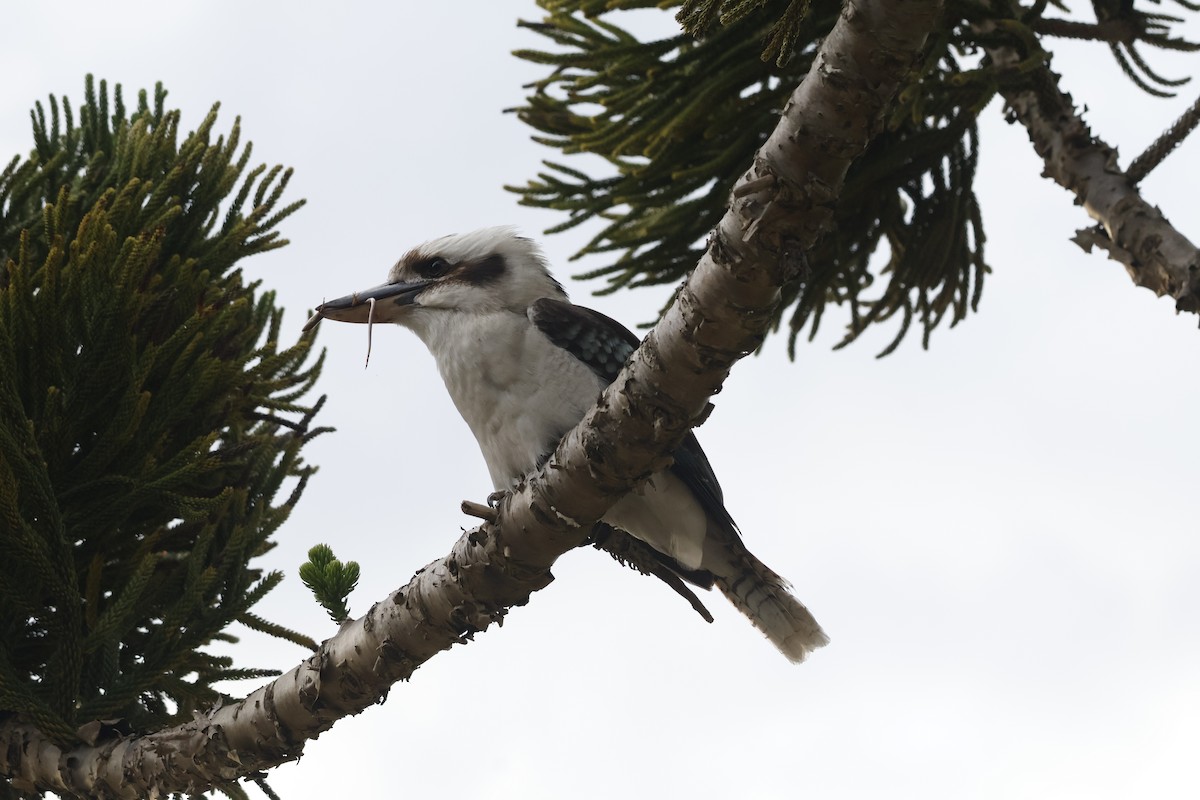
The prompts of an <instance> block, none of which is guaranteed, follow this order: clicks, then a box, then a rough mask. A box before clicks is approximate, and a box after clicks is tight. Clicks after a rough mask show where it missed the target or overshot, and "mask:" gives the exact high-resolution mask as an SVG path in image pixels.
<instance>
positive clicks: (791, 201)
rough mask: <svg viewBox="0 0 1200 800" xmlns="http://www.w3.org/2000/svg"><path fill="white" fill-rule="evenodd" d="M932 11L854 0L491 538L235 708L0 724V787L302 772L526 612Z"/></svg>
mask: <svg viewBox="0 0 1200 800" xmlns="http://www.w3.org/2000/svg"><path fill="white" fill-rule="evenodd" d="M940 6H941V3H940V0H851V2H850V3H849V4H848V5H847V6H846V8H845V9H844V10H843V13H842V17H841V19H840V20H839V22H838V24H837V26H836V27H835V28H834V30H833V31H832V32H831V33H830V35H829V36H828V37H827V38H826V40H825V42H824V43H823V45H822V47H821V51H820V53H819V54H818V56H817V59H816V62H815V64H814V67H813V69H812V70H811V72H810V74H809V75H808V77H807V78H805V80H804V82H803V83H802V84H801V85H800V86H799V88H797V90H796V92H795V93H794V94H793V95H792V99H791V101H790V102H789V104H788V106H787V108H786V109H785V110H784V113H783V116H782V118H781V119H780V122H779V126H778V127H777V128H776V130H775V132H774V134H773V135H772V136H771V138H770V139H769V140H768V141H767V143H766V144H765V145H764V147H763V148H762V149H761V150H760V151H759V153H758V155H757V156H756V158H755V163H754V165H753V166H752V167H751V169H750V170H749V171H748V172H747V173H746V174H745V176H744V177H743V179H742V181H741V182H740V183H739V188H738V189H735V191H734V199H733V202H732V206H731V208H730V210H729V212H728V213H727V214H726V215H725V217H724V218H723V219H722V220H721V222H720V224H719V226H718V228H717V230H716V231H715V232H714V235H713V237H712V239H711V241H710V243H709V248H708V251H707V253H706V254H705V255H704V257H703V258H702V260H701V261H700V263H699V265H698V266H697V267H696V269H695V271H694V272H693V273H692V275H691V276H690V277H689V279H688V281H687V284H686V285H685V286H684V288H683V289H682V290H681V291H680V293H679V296H678V298H677V300H676V302H675V304H674V305H673V306H672V307H671V309H670V310H669V311H668V312H667V314H666V316H665V317H664V318H663V319H662V321H660V322H659V324H658V325H657V326H656V327H655V328H654V330H653V331H651V333H650V335H649V336H648V337H647V338H646V341H645V342H643V343H642V346H641V347H640V348H639V350H638V352H637V353H636V354H635V355H634V356H633V357H632V359H631V361H630V363H629V364H628V365H627V367H626V368H625V370H624V371H623V372H622V373H621V376H620V377H619V378H618V379H617V380H616V381H615V382H614V383H613V384H612V385H611V386H610V387H609V388H608V390H607V391H606V392H605V393H604V395H603V397H602V398H601V399H600V401H599V403H598V404H597V406H596V408H594V409H593V410H592V411H591V412H590V413H589V414H588V415H587V417H586V418H585V419H584V420H583V422H581V423H580V424H579V425H578V426H577V427H576V428H575V429H574V430H573V431H571V432H570V433H569V434H568V435H567V436H566V437H565V438H564V439H563V441H562V442H561V443H560V444H559V447H558V449H557V451H556V452H555V454H554V455H553V457H552V458H551V459H550V461H549V462H548V463H547V465H546V467H545V468H544V469H543V470H542V472H541V473H540V474H538V475H536V476H534V477H533V478H531V479H530V480H528V481H526V482H525V483H523V484H522V485H521V486H519V487H517V488H516V489H515V490H514V491H513V492H511V493H510V494H508V495H506V496H505V498H504V499H503V500H502V502H501V504H500V506H499V508H498V509H497V517H496V522H495V523H494V524H493V523H491V522H487V523H485V524H484V525H483V526H481V527H480V528H478V529H476V530H474V531H471V532H469V533H467V534H466V535H464V536H463V537H462V538H461V539H459V540H458V542H456V543H455V545H454V549H453V550H452V552H451V553H450V555H448V556H446V557H445V558H443V559H441V560H440V561H437V562H434V563H433V564H430V565H429V566H427V567H425V568H424V569H423V570H421V571H420V572H418V573H417V574H416V576H414V578H413V579H412V581H411V582H410V583H409V584H408V585H407V586H405V587H404V588H402V589H400V590H398V591H396V592H393V593H392V594H391V595H390V596H389V597H388V598H387V599H386V600H384V601H382V602H380V603H377V604H375V606H373V607H372V608H371V610H370V611H369V612H368V613H367V614H366V616H364V617H363V618H362V619H359V620H355V621H353V622H349V623H347V624H345V625H344V626H343V628H342V629H341V631H339V633H338V634H337V635H336V636H335V637H334V638H332V639H330V640H329V641H327V642H325V643H324V644H323V645H322V646H321V648H320V650H319V651H318V652H317V653H315V654H314V655H312V656H311V657H310V658H308V659H307V660H306V661H305V662H304V663H302V664H300V665H299V666H297V667H296V668H294V669H292V670H291V671H290V672H288V673H287V674H285V675H283V676H281V677H280V678H278V679H276V680H275V681H273V682H272V683H270V684H268V685H266V686H264V687H262V688H260V689H258V690H257V691H255V692H254V693H253V694H251V695H250V696H249V697H247V698H246V699H245V700H243V701H241V702H239V703H236V704H233V705H229V706H224V707H220V708H215V709H212V710H210V711H208V712H206V713H205V714H202V715H197V717H196V718H195V719H194V720H193V721H191V722H188V723H186V724H184V725H180V726H177V727H175V728H172V729H170V730H165V731H160V732H157V733H153V734H148V735H143V736H136V737H129V738H121V737H119V736H116V735H113V736H112V737H111V738H108V739H105V738H104V737H103V736H101V737H99V739H98V740H96V741H93V742H92V743H90V744H86V745H80V746H78V747H75V748H74V749H72V750H70V751H69V752H63V751H61V750H60V749H59V748H58V747H56V746H55V745H54V744H53V743H51V742H50V741H48V740H47V739H46V738H45V737H43V736H42V735H41V734H40V733H39V732H38V731H37V730H36V729H35V728H33V727H32V726H30V725H28V724H25V723H22V722H18V721H16V720H12V719H9V720H6V721H3V722H0V773H2V774H4V775H8V776H10V777H11V778H12V779H13V785H14V786H15V787H17V788H19V789H30V790H32V789H33V788H35V787H37V788H42V789H50V790H54V791H57V792H60V793H62V794H66V795H71V794H77V795H83V796H89V797H120V798H126V797H128V798H134V797H159V796H162V795H164V794H165V793H167V792H196V791H201V790H203V789H204V788H205V787H209V786H212V785H214V784H217V783H221V782H227V781H230V780H233V779H236V778H237V777H240V776H245V775H247V774H250V773H253V772H257V771H261V770H264V769H268V768H270V767H272V766H275V765H277V764H280V763H282V762H284V761H289V760H293V759H296V758H298V757H299V756H300V752H301V749H302V748H303V746H304V742H305V741H307V740H308V739H311V738H315V737H316V736H317V735H318V734H319V733H321V732H323V731H325V730H327V729H328V728H330V727H331V726H332V725H333V723H334V722H335V721H336V720H338V719H340V718H342V717H344V716H348V715H350V714H355V713H358V712H359V711H362V710H363V709H364V708H366V707H368V706H370V705H372V704H374V703H377V702H381V701H382V700H383V699H384V698H385V697H386V695H387V692H388V689H389V687H390V686H391V685H392V684H393V683H394V682H396V681H397V680H401V679H404V678H407V677H408V676H409V675H411V674H412V672H413V671H414V670H415V669H416V668H417V667H418V666H420V665H421V664H422V663H424V662H425V661H427V660H428V659H429V658H431V657H432V656H433V655H434V654H436V653H437V652H439V651H441V650H445V649H447V648H449V647H451V646H452V645H454V644H455V643H462V642H464V641H466V640H469V639H470V638H471V636H472V635H473V634H474V633H475V632H477V631H482V630H484V629H486V628H487V627H488V625H489V624H491V623H492V622H496V623H499V622H501V621H502V619H503V616H504V614H505V613H506V611H507V609H508V608H509V607H511V606H514V605H521V604H524V603H525V602H526V601H527V600H528V598H529V595H530V594H531V593H532V592H534V591H536V590H537V589H540V588H542V587H544V586H545V585H547V584H548V583H549V582H550V581H551V580H552V576H551V575H550V572H549V569H550V566H551V565H552V564H553V563H554V561H555V559H557V558H558V557H559V556H560V555H562V554H563V553H565V552H566V551H568V550H570V549H572V548H574V547H576V546H578V545H579V544H581V543H582V542H583V540H584V538H585V536H586V534H587V532H588V530H589V529H590V527H591V522H593V521H594V520H597V519H599V518H600V517H601V516H602V515H603V514H604V512H605V511H606V510H607V509H608V508H609V506H611V505H612V504H613V503H614V502H615V501H617V500H618V499H620V498H621V497H622V496H623V495H624V494H625V493H626V492H628V491H629V490H630V489H631V488H632V487H634V486H635V485H637V483H638V482H639V481H641V480H643V479H645V478H646V477H647V476H649V475H650V474H652V473H653V472H655V471H657V470H659V469H662V468H663V467H665V466H666V464H667V462H668V459H669V456H668V454H669V453H670V452H671V451H672V450H673V449H674V448H675V447H676V446H677V445H678V444H679V442H680V441H681V439H682V437H683V436H684V435H685V434H686V433H687V431H688V430H690V429H691V428H692V427H693V426H694V425H696V424H698V423H699V422H701V421H702V419H703V417H704V416H705V415H706V414H707V413H708V411H709V410H710V409H711V406H710V405H709V403H708V400H709V397H710V396H711V395H712V394H714V393H715V392H717V391H718V390H719V389H720V387H721V384H722V382H723V381H724V380H725V377H726V375H727V374H728V372H729V369H730V367H731V366H732V365H733V363H734V362H735V361H737V360H738V359H739V358H741V357H743V356H745V355H746V354H748V353H750V352H752V351H753V350H754V349H755V348H756V347H757V346H758V343H759V342H760V341H761V339H762V336H763V334H764V332H765V330H766V328H767V326H768V325H769V323H770V320H771V318H772V314H773V312H774V310H775V308H776V305H777V304H778V302H779V297H780V287H781V286H782V285H783V283H784V282H785V281H787V280H789V279H790V278H792V277H793V276H794V275H795V274H796V272H797V271H798V270H799V269H800V268H801V260H800V259H801V253H802V252H803V251H804V249H805V248H806V247H807V246H808V245H809V244H811V242H812V241H813V240H814V239H815V238H816V236H817V235H818V234H819V233H820V232H821V231H822V229H823V228H824V226H825V225H826V224H827V223H828V220H829V219H830V218H831V216H832V207H833V202H834V199H835V198H836V197H837V194H838V191H839V190H840V188H841V185H842V180H843V177H844V176H845V173H846V169H847V167H848V166H849V164H850V161H851V160H852V159H853V158H854V157H856V156H857V155H858V154H859V153H861V152H862V150H863V148H865V146H866V144H867V142H868V141H869V140H870V138H871V136H872V135H874V133H875V132H876V131H877V130H878V129H879V126H880V119H881V117H882V113H883V109H884V107H885V106H886V104H887V103H888V101H889V100H890V99H891V97H892V96H893V94H894V93H895V91H896V90H897V88H898V86H899V84H900V82H901V80H902V79H903V78H904V76H905V74H906V72H907V69H908V67H909V65H910V64H911V63H912V61H913V59H914V57H915V55H916V53H917V51H918V50H919V49H920V48H921V46H922V45H923V43H924V41H925V36H926V34H927V32H928V31H929V30H930V28H931V27H932V26H933V22H934V20H935V18H936V15H937V14H938V12H939V10H940ZM576 523H577V524H576ZM580 526H582V527H580Z"/></svg>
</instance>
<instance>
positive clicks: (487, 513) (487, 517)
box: [462, 500, 496, 522]
mask: <svg viewBox="0 0 1200 800" xmlns="http://www.w3.org/2000/svg"><path fill="white" fill-rule="evenodd" d="M462 512H463V513H464V514H466V515H467V516H468V517H475V518H477V519H481V520H484V521H485V522H495V521H496V509H494V508H492V507H491V506H485V505H484V504H483V503H476V502H474V501H472V500H463V501H462Z"/></svg>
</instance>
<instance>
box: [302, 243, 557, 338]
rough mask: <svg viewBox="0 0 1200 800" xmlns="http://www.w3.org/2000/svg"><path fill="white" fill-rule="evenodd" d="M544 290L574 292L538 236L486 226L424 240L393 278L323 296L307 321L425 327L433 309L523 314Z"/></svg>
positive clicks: (438, 311)
mask: <svg viewBox="0 0 1200 800" xmlns="http://www.w3.org/2000/svg"><path fill="white" fill-rule="evenodd" d="M543 297H551V298H554V299H557V300H566V298H567V295H566V292H564V291H563V288H562V286H561V285H560V284H559V282H558V281H556V280H555V279H554V277H553V276H552V275H551V274H550V271H549V269H547V266H546V259H545V257H544V256H543V255H542V251H541V249H540V248H539V247H538V246H537V244H535V243H534V242H533V241H532V240H530V239H527V238H525V237H523V236H518V235H517V233H516V231H515V230H514V229H513V228H511V227H507V226H505V227H497V228H483V229H482V230H477V231H473V232H471V233H464V234H455V235H451V236H443V237H441V238H440V239H432V240H430V241H428V242H425V243H424V244H421V245H417V246H416V247H414V248H413V249H412V250H409V251H408V252H407V253H405V254H404V256H403V257H401V259H400V260H399V261H397V262H396V265H395V266H394V267H392V269H391V272H389V273H388V281H387V283H384V284H381V285H379V286H375V287H373V288H370V289H366V290H364V291H361V292H355V293H354V294H351V295H347V296H346V297H340V298H338V299H337V300H330V301H329V302H327V303H322V304H321V305H320V306H318V307H317V313H316V315H315V316H314V317H313V318H312V319H311V320H309V323H308V325H306V326H305V328H306V329H307V328H309V327H312V326H313V325H315V324H316V323H317V322H318V321H320V319H321V318H322V317H324V318H328V319H333V320H338V321H341V322H368V321H370V322H395V323H399V324H401V325H406V326H408V327H412V328H421V327H423V324H425V323H428V321H429V319H430V317H429V315H433V314H445V313H459V314H486V313H492V312H497V311H512V312H514V313H517V314H521V315H522V316H523V315H524V314H525V310H526V309H527V308H529V306H530V305H532V304H533V302H534V301H535V300H538V299H540V298H543Z"/></svg>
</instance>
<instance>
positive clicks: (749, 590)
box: [716, 547, 829, 664]
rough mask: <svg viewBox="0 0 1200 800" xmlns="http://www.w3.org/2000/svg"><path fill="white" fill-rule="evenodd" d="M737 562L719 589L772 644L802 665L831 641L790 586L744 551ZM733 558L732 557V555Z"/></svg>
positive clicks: (719, 577) (740, 548)
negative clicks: (813, 653) (815, 651)
mask: <svg viewBox="0 0 1200 800" xmlns="http://www.w3.org/2000/svg"><path fill="white" fill-rule="evenodd" d="M738 549H739V550H741V552H740V553H738V554H737V556H736V557H735V558H733V559H730V560H731V561H733V562H734V565H733V569H732V570H730V571H729V572H728V573H727V574H729V576H730V577H724V576H721V575H718V576H717V580H716V585H717V588H719V589H720V590H721V592H722V594H724V595H725V596H726V597H728V598H729V601H730V602H731V603H733V604H734V605H735V606H737V609H738V610H739V611H741V612H742V613H743V614H745V615H746V617H747V618H748V619H749V620H750V621H751V622H752V623H754V627H756V628H758V629H759V630H760V631H762V632H763V633H765V634H766V636H767V638H768V639H770V640H771V644H773V645H775V646H776V647H777V648H779V651H780V652H781V653H783V654H784V655H785V656H787V657H788V660H789V661H791V662H792V663H793V664H799V663H800V662H801V661H803V660H804V659H805V658H806V657H807V656H808V654H809V653H811V652H812V651H813V650H816V649H817V648H818V647H824V646H825V645H827V644H829V637H828V636H826V635H825V631H823V630H821V626H820V625H818V624H817V621H816V620H815V619H813V615H812V614H810V613H809V612H808V609H807V608H805V607H804V605H803V604H802V603H801V602H800V601H799V600H797V599H796V598H795V597H794V596H792V593H791V591H790V590H789V587H788V583H787V581H785V580H784V579H783V578H781V577H779V576H778V575H776V574H775V573H774V572H773V571H772V570H771V569H770V568H769V567H768V566H767V565H766V564H764V563H762V562H761V561H759V560H758V559H757V558H755V557H754V555H753V554H752V553H750V552H749V551H748V550H745V549H744V548H742V547H739V548H738ZM731 555H732V554H731Z"/></svg>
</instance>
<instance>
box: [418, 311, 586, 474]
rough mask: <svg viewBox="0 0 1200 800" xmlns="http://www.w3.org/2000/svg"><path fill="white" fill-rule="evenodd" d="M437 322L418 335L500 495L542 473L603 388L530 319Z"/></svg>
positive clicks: (477, 317) (449, 317) (447, 318)
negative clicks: (527, 476) (540, 467)
mask: <svg viewBox="0 0 1200 800" xmlns="http://www.w3.org/2000/svg"><path fill="white" fill-rule="evenodd" d="M430 322H431V324H430V325H429V326H428V327H426V328H425V329H424V330H421V329H418V330H417V334H418V335H419V336H420V337H421V338H422V339H423V340H424V341H425V344H426V346H428V348H429V350H430V352H431V353H433V356H434V358H435V359H436V360H437V365H438V371H439V372H440V373H441V376H442V380H443V381H445V383H446V389H447V390H448V391H449V392H450V397H451V398H452V399H453V401H454V405H455V407H456V408H457V409H458V412H459V413H460V414H461V415H462V417H463V419H464V420H466V422H467V425H468V426H470V428H471V431H472V433H474V434H475V438H476V440H477V441H478V442H479V447H480V449H481V450H482V451H483V458H484V461H486V462H487V466H488V472H489V473H490V475H491V478H492V484H493V485H494V486H495V488H496V489H498V490H499V489H507V488H508V487H509V486H510V485H511V484H512V482H513V481H515V480H516V479H517V478H519V477H521V476H522V475H524V474H525V473H527V472H529V471H530V470H532V469H533V468H534V467H536V466H537V464H538V461H539V460H540V459H541V458H542V456H544V455H545V454H547V453H549V452H551V451H552V450H553V449H554V447H555V446H556V445H557V444H558V440H559V439H560V438H562V435H563V434H564V433H566V432H567V431H568V430H570V429H571V428H572V427H574V426H575V424H576V423H577V422H579V420H581V419H583V415H584V414H585V413H586V412H587V411H588V409H590V408H591V407H592V406H593V405H594V404H595V402H596V398H597V397H598V396H599V394H600V391H601V390H602V389H603V387H604V385H603V383H602V381H601V380H600V378H599V377H597V376H596V374H595V373H593V372H592V371H591V370H590V369H588V367H587V366H586V365H584V364H583V363H582V362H580V361H579V360H578V359H576V358H575V357H574V356H572V355H571V354H570V353H568V352H566V351H565V350H563V349H561V348H559V347H557V346H556V345H554V344H553V343H552V342H551V341H550V340H549V339H547V338H546V337H545V335H543V334H542V333H541V332H540V331H539V330H538V329H537V328H535V327H534V326H533V324H532V323H530V321H529V320H528V319H527V318H526V317H524V316H520V315H517V314H514V313H512V312H507V311H497V312H494V313H488V314H456V313H450V314H439V315H438V316H437V318H436V319H433V320H431V321H430Z"/></svg>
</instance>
